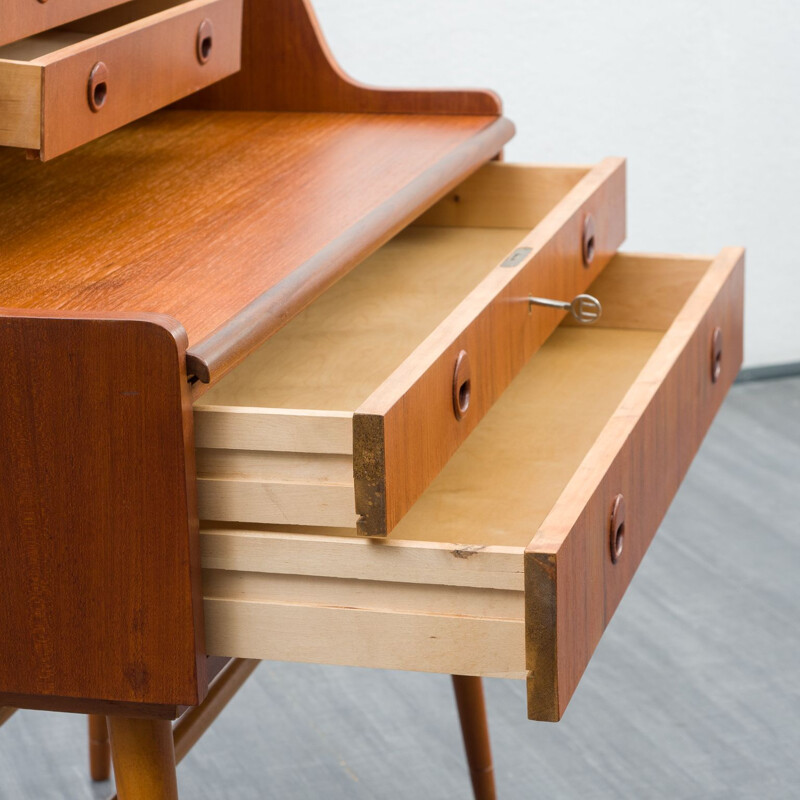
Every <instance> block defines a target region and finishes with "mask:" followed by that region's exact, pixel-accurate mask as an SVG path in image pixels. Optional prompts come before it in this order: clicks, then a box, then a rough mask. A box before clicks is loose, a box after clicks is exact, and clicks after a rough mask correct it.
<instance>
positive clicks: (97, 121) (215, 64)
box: [0, 0, 242, 160]
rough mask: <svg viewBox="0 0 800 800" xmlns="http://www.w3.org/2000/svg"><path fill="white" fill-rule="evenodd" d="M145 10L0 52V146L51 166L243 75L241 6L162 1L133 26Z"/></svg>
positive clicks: (117, 12)
mask: <svg viewBox="0 0 800 800" xmlns="http://www.w3.org/2000/svg"><path fill="white" fill-rule="evenodd" d="M50 2H52V3H57V2H58V0H50ZM141 8H142V7H141V6H140V5H139V4H137V3H129V4H125V5H122V6H120V7H118V8H113V9H110V10H108V11H106V12H103V13H101V14H96V15H94V16H92V17H88V18H86V19H84V20H79V21H78V22H73V23H70V24H69V25H65V26H62V27H61V28H59V29H57V30H52V31H47V32H46V33H41V34H38V35H36V36H31V37H30V38H28V39H23V40H21V41H17V42H13V43H12V44H8V45H6V46H5V47H0V145H2V146H7V147H23V148H27V149H29V150H35V151H38V152H39V157H40V158H41V159H42V160H47V159H49V158H53V157H55V156H58V155H60V154H62V153H65V152H67V151H68V150H71V149H73V148H75V147H78V146H79V145H81V144H84V143H86V142H88V141H91V140H92V139H96V138H97V137H98V136H102V135H103V134H105V133H108V132H109V131H112V130H114V129H115V128H119V127H120V126H122V125H125V124H127V123H128V122H131V121H132V120H134V119H137V118H138V117H142V116H144V115H145V114H149V113H150V112H152V111H155V110H156V109H158V108H161V107H163V106H166V105H168V104H169V103H172V102H174V101H175V100H178V99H180V98H181V97H185V96H186V95H188V94H191V93H192V92H195V91H197V90H198V89H201V88H203V87H204V86H208V85H209V84H211V83H214V82H215V81H218V80H220V79H222V78H224V77H226V76H228V75H231V74H232V73H234V72H236V71H237V70H238V69H239V66H240V54H241V28H242V20H241V17H242V0H191V2H188V3H181V4H175V2H170V0H160V2H150V3H149V4H147V5H146V6H144V8H146V9H148V10H154V9H160V10H157V11H156V12H155V13H151V14H149V15H148V16H145V17H143V18H141V19H138V18H133V19H131V17H132V16H133V15H135V14H136V13H137V9H141Z"/></svg>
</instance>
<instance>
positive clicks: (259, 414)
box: [194, 365, 353, 455]
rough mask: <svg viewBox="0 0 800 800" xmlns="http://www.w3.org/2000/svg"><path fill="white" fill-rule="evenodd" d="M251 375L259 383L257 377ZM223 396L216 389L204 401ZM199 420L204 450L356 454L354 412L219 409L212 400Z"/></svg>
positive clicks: (199, 409) (198, 410)
mask: <svg viewBox="0 0 800 800" xmlns="http://www.w3.org/2000/svg"><path fill="white" fill-rule="evenodd" d="M255 366H256V365H254V370H255ZM248 371H249V369H248ZM251 374H253V378H254V380H257V374H255V373H251ZM217 397H222V395H220V394H219V393H216V392H214V391H213V390H212V392H211V393H210V394H209V395H206V396H205V397H204V398H203V399H202V401H201V403H203V402H204V401H205V400H207V399H209V398H217ZM194 419H195V443H196V445H197V447H198V448H209V449H220V450H247V451H261V450H263V451H266V452H278V453H285V452H288V453H325V454H341V455H351V454H352V452H353V415H352V414H351V413H350V412H348V411H318V410H316V409H303V408H300V409H284V408H257V407H248V406H236V405H231V406H217V405H214V404H213V400H212V402H211V403H210V404H209V405H205V404H199V403H195V406H194Z"/></svg>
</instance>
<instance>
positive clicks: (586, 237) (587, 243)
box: [582, 214, 595, 267]
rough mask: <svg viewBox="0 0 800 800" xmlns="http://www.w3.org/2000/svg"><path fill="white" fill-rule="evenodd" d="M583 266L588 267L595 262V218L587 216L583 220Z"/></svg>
mask: <svg viewBox="0 0 800 800" xmlns="http://www.w3.org/2000/svg"><path fill="white" fill-rule="evenodd" d="M582 249H583V266H584V267H588V266H589V264H591V263H592V261H594V251H595V241H594V217H593V216H592V215H591V214H587V215H586V217H585V218H584V220H583V248H582Z"/></svg>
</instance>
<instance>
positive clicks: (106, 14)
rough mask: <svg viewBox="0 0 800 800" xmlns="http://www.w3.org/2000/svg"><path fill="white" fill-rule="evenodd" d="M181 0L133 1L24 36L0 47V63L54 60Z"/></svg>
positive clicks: (175, 4) (178, 3) (181, 0)
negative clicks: (72, 47) (72, 48)
mask: <svg viewBox="0 0 800 800" xmlns="http://www.w3.org/2000/svg"><path fill="white" fill-rule="evenodd" d="M183 1H184V0H149V2H144V3H142V2H133V3H127V4H123V5H121V6H118V7H115V8H110V9H108V10H106V11H101V12H99V13H97V14H92V15H91V16H88V17H84V18H82V19H78V20H74V21H72V22H69V23H66V24H65V25H62V26H60V27H58V28H55V29H53V30H49V31H43V32H42V33H37V34H34V35H33V36H28V37H27V38H25V39H20V40H19V41H16V42H11V43H9V44H6V45H4V46H2V47H0V60H3V61H19V62H25V61H38V60H40V59H46V58H47V57H50V56H52V57H58V55H59V54H60V51H62V50H65V49H66V48H68V47H70V46H72V45H75V44H78V43H79V42H83V41H85V40H87V39H91V38H93V37H95V36H98V35H100V34H103V33H107V32H108V31H112V30H114V29H115V28H118V27H120V26H122V25H127V24H129V23H131V22H135V21H136V20H137V19H142V18H143V17H146V16H149V15H151V14H157V13H158V12H159V11H165V10H167V9H168V8H173V7H175V6H178V5H180V4H181V2H183Z"/></svg>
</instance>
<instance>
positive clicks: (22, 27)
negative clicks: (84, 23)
mask: <svg viewBox="0 0 800 800" xmlns="http://www.w3.org/2000/svg"><path fill="white" fill-rule="evenodd" d="M126 1H127V0H58V2H55V3H48V2H47V1H46V0H44V2H43V0H3V14H2V16H0V45H3V44H8V43H9V42H15V41H16V40H17V39H23V38H25V37H26V36H32V35H33V34H34V33H40V32H41V31H46V30H49V29H50V28H55V27H57V26H58V25H63V24H64V23H65V22H70V21H71V20H74V19H79V18H80V17H86V16H88V15H89V14H94V13H96V12H97V11H103V10H104V9H106V8H111V7H112V6H118V5H120V4H121V3H124V2H126Z"/></svg>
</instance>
